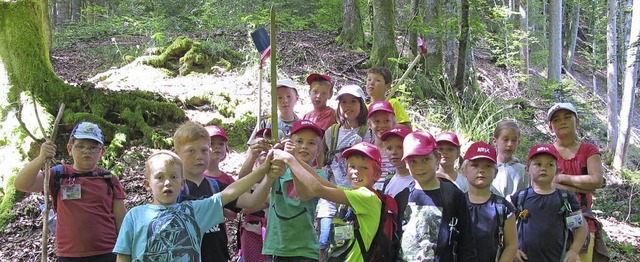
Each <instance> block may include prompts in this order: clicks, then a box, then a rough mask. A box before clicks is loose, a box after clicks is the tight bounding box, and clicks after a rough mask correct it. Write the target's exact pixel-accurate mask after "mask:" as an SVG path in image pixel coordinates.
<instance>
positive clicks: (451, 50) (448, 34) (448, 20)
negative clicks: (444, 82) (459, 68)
mask: <svg viewBox="0 0 640 262" xmlns="http://www.w3.org/2000/svg"><path fill="white" fill-rule="evenodd" d="M456 2H457V1H450V0H445V1H444V7H445V9H444V13H445V17H443V19H442V21H443V25H444V35H443V37H442V42H443V46H442V51H443V55H444V61H443V63H444V72H445V75H446V76H447V78H448V80H449V84H451V86H453V85H454V82H455V75H456V64H455V63H456V61H457V60H456V49H457V45H456V36H457V35H458V24H457V23H456V22H455V18H457V17H459V14H458V13H457V12H456V8H455V3H456Z"/></svg>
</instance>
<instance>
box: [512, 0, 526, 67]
mask: <svg viewBox="0 0 640 262" xmlns="http://www.w3.org/2000/svg"><path fill="white" fill-rule="evenodd" d="M515 4H516V6H517V7H518V14H519V15H520V17H519V18H520V19H519V20H518V22H519V23H518V27H519V28H520V31H522V32H523V33H525V37H524V39H522V42H523V43H522V46H521V47H520V60H522V69H523V72H524V73H525V74H528V73H529V14H528V10H529V7H528V5H529V1H528V0H516V3H515Z"/></svg>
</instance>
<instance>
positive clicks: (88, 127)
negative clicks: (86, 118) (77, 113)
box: [71, 122, 104, 145]
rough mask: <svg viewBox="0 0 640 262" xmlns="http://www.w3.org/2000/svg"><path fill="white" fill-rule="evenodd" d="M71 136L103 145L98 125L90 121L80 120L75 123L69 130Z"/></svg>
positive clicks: (102, 137) (102, 136)
mask: <svg viewBox="0 0 640 262" xmlns="http://www.w3.org/2000/svg"><path fill="white" fill-rule="evenodd" d="M71 136H72V137H73V138H75V139H91V140H94V141H97V142H98V143H100V144H103V145H104V135H103V134H102V130H101V129H100V127H98V125H96V124H94V123H91V122H80V123H79V124H77V125H76V126H75V127H74V128H73V131H71Z"/></svg>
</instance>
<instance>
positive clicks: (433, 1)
mask: <svg viewBox="0 0 640 262" xmlns="http://www.w3.org/2000/svg"><path fill="white" fill-rule="evenodd" d="M423 10H424V23H425V25H426V27H428V28H430V29H431V30H429V31H428V33H426V34H425V36H424V41H425V42H426V43H427V47H428V48H427V53H426V54H424V56H425V63H426V64H427V65H432V66H427V67H425V69H426V70H427V71H428V72H429V73H430V74H431V75H434V76H439V75H440V74H442V68H443V66H442V65H443V64H444V58H443V56H442V52H443V51H442V50H443V48H442V38H443V36H442V34H441V33H438V30H436V28H437V27H439V26H441V25H440V24H439V23H438V21H439V19H440V16H441V12H440V1H438V0H425V1H424V8H423Z"/></svg>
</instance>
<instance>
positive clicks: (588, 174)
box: [547, 103, 608, 262]
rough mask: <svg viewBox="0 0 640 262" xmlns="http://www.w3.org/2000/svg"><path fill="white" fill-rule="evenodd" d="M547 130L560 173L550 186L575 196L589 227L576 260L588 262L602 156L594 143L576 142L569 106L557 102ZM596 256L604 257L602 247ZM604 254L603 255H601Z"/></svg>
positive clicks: (575, 121) (574, 115)
mask: <svg viewBox="0 0 640 262" xmlns="http://www.w3.org/2000/svg"><path fill="white" fill-rule="evenodd" d="M547 120H548V121H549V129H550V130H551V132H552V133H553V134H555V136H556V142H555V143H553V147H554V149H555V150H556V151H557V152H558V169H559V170H561V172H562V173H560V174H557V175H556V176H555V178H554V179H553V186H554V187H555V188H559V189H566V190H569V191H572V192H574V193H575V195H576V197H577V199H578V202H579V203H580V207H581V208H582V212H583V215H584V216H585V218H586V220H587V223H588V225H589V243H588V248H587V250H586V252H582V253H581V254H580V259H581V260H582V261H583V262H584V261H591V260H592V257H593V256H594V253H593V250H594V239H595V232H596V231H597V226H596V225H597V224H598V223H599V222H598V221H597V220H596V218H595V216H594V215H593V213H592V212H591V205H592V201H593V192H594V191H595V190H596V189H598V188H600V187H601V186H602V181H603V171H602V157H601V155H600V151H599V150H598V147H596V146H595V145H594V144H591V143H587V142H580V141H578V136H577V128H578V125H579V124H580V121H579V119H578V112H577V111H576V108H575V107H574V106H573V105H572V104H571V103H557V104H555V105H554V106H552V107H551V108H550V109H549V111H548V113H547ZM598 251H599V252H598V255H608V254H607V251H606V248H605V249H598ZM602 252H604V253H602Z"/></svg>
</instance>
